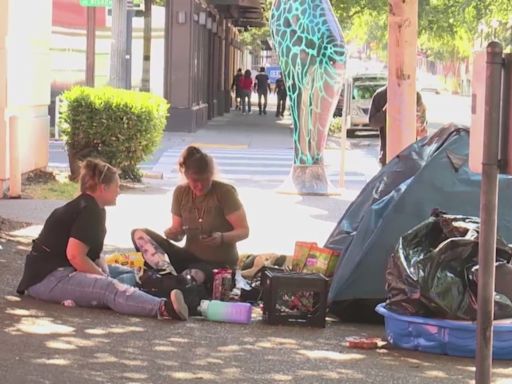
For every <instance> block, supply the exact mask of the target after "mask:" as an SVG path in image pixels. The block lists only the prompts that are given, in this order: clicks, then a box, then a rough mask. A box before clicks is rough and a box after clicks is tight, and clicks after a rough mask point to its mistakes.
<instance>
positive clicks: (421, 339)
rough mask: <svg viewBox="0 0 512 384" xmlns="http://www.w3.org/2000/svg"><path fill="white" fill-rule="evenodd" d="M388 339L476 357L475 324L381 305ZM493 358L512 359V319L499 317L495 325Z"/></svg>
mask: <svg viewBox="0 0 512 384" xmlns="http://www.w3.org/2000/svg"><path fill="white" fill-rule="evenodd" d="M375 310H376V311H377V312H378V313H380V314H381V315H382V316H384V321H385V327H386V336H387V339H388V341H389V342H390V343H391V344H392V345H395V346H397V347H400V348H405V349H412V350H415V351H422V352H430V353H437V354H444V355H451V356H463V357H474V356H475V350H476V329H477V328H476V323H475V322H470V321H455V320H441V319H432V318H426V317H420V316H407V315H400V314H397V313H395V312H391V311H389V310H387V309H386V308H385V306H384V304H379V305H378V306H377V308H375ZM493 358H494V359H500V360H509V359H512V319H506V320H498V321H495V322H494V327H493Z"/></svg>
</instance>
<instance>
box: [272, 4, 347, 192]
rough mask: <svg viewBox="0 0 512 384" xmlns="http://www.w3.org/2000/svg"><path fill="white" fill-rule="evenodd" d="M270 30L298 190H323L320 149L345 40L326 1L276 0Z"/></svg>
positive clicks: (343, 58) (337, 89) (338, 85)
mask: <svg viewBox="0 0 512 384" xmlns="http://www.w3.org/2000/svg"><path fill="white" fill-rule="evenodd" d="M270 30H271V34H272V39H273V42H274V44H275V47H276V50H277V53H278V56H279V64H280V66H281V72H282V74H283V76H284V80H285V83H286V90H287V92H288V97H289V100H290V110H291V114H292V120H293V128H294V131H293V140H294V148H295V153H294V168H293V170H292V173H291V177H292V179H293V180H292V181H293V183H294V185H295V187H296V188H297V192H298V193H304V194H309V193H311V194H324V193H326V192H327V191H326V189H327V187H328V181H327V177H326V175H325V168H324V148H325V144H326V141H327V133H328V131H329V124H330V122H331V119H332V115H333V112H334V109H335V107H336V104H337V102H338V97H339V95H340V92H341V88H342V86H343V80H344V72H345V61H346V55H345V42H344V39H343V36H342V33H341V28H340V26H339V24H338V21H337V19H336V17H335V15H334V12H333V10H332V7H331V4H330V2H329V0H274V3H273V6H272V13H271V17H270Z"/></svg>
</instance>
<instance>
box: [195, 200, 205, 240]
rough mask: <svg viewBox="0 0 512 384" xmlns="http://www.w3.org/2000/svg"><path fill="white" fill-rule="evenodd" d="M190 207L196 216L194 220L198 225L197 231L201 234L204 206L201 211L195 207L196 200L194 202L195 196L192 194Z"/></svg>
mask: <svg viewBox="0 0 512 384" xmlns="http://www.w3.org/2000/svg"><path fill="white" fill-rule="evenodd" d="M192 205H193V207H194V212H195V214H196V220H197V222H198V223H199V230H200V231H201V232H202V230H203V220H204V215H205V213H206V206H205V205H203V206H202V207H201V209H200V208H199V207H198V206H197V200H196V195H195V194H192Z"/></svg>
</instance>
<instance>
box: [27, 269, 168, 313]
mask: <svg viewBox="0 0 512 384" xmlns="http://www.w3.org/2000/svg"><path fill="white" fill-rule="evenodd" d="M27 293H28V294H29V295H30V296H32V297H34V298H36V299H39V300H44V301H50V302H54V303H62V302H63V301H64V300H72V301H74V302H75V304H76V305H77V306H79V307H96V308H110V309H112V310H114V311H116V312H119V313H122V314H126V315H135V316H148V317H157V316H158V308H159V306H160V303H161V301H162V300H164V299H162V298H158V297H154V296H151V295H148V294H147V293H145V292H142V291H140V290H139V289H137V288H133V287H130V286H128V285H125V284H122V283H120V282H119V281H117V280H115V279H113V278H110V277H104V276H100V275H93V274H90V273H83V272H77V271H75V270H74V269H73V268H71V267H65V268H59V269H57V270H55V271H53V272H52V273H50V274H49V275H48V276H46V278H45V279H44V280H43V281H41V282H40V283H38V284H36V285H33V286H32V287H30V288H29V289H27Z"/></svg>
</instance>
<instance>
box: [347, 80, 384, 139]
mask: <svg viewBox="0 0 512 384" xmlns="http://www.w3.org/2000/svg"><path fill="white" fill-rule="evenodd" d="M386 84H387V76H386V75H385V74H380V73H365V74H359V75H354V76H351V77H349V78H347V79H346V81H345V85H344V87H343V91H342V94H343V95H344V96H343V124H344V127H346V129H347V135H353V134H354V133H355V132H357V131H363V130H364V131H375V128H373V127H370V124H369V122H368V114H369V112H370V104H371V101H372V97H373V94H374V93H375V92H376V91H377V90H378V89H380V88H382V87H384V86H386ZM345 95H350V97H345ZM341 98H342V97H340V99H341Z"/></svg>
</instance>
